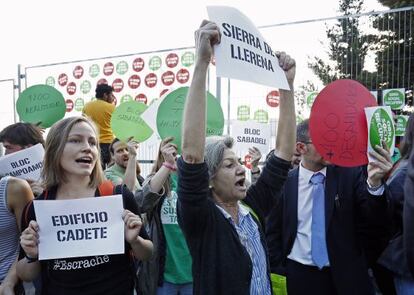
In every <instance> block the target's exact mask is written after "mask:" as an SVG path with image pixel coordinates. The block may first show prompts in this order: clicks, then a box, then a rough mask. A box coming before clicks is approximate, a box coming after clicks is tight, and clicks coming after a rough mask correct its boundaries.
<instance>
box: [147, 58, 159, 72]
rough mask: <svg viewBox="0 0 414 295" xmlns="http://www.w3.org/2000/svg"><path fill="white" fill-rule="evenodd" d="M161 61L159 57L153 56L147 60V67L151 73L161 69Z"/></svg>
mask: <svg viewBox="0 0 414 295" xmlns="http://www.w3.org/2000/svg"><path fill="white" fill-rule="evenodd" d="M161 64H162V60H161V57H159V56H153V57H151V59H150V60H149V64H148V67H149V68H150V69H151V71H156V70H158V69H159V68H161Z"/></svg>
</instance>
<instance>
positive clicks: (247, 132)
mask: <svg viewBox="0 0 414 295" xmlns="http://www.w3.org/2000/svg"><path fill="white" fill-rule="evenodd" d="M231 136H232V137H233V138H234V141H235V144H234V149H235V150H236V151H237V153H240V154H241V155H245V154H247V153H248V151H249V148H251V147H253V146H255V147H257V148H258V149H259V150H260V152H261V153H262V155H266V154H267V153H268V152H269V148H270V142H269V141H270V125H269V124H263V123H257V122H255V121H251V120H249V121H236V122H234V123H233V124H232V129H231Z"/></svg>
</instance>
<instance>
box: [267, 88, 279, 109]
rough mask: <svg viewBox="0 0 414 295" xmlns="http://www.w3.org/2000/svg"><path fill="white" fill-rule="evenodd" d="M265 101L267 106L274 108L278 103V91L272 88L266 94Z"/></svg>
mask: <svg viewBox="0 0 414 295" xmlns="http://www.w3.org/2000/svg"><path fill="white" fill-rule="evenodd" d="M266 102H267V105H268V106H269V107H272V108H276V107H278V106H279V103H280V94H279V91H277V90H273V91H270V92H269V93H268V94H267V95H266Z"/></svg>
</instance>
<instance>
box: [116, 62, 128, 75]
mask: <svg viewBox="0 0 414 295" xmlns="http://www.w3.org/2000/svg"><path fill="white" fill-rule="evenodd" d="M116 72H117V73H118V74H120V75H123V74H125V73H126V72H128V63H127V62H126V61H123V60H122V61H120V62H119V63H117V65H116Z"/></svg>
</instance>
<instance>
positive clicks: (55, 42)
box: [0, 0, 385, 80]
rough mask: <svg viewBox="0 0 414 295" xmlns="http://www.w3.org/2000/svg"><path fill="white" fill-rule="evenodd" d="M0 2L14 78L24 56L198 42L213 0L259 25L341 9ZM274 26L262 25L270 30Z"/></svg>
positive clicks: (0, 70)
mask: <svg viewBox="0 0 414 295" xmlns="http://www.w3.org/2000/svg"><path fill="white" fill-rule="evenodd" d="M0 3H1V4H0V11H1V12H0V28H1V29H0V30H1V40H2V42H1V43H2V46H1V54H0V65H1V67H0V80H1V79H7V78H14V77H15V76H16V73H17V65H18V64H21V65H22V66H33V65H39V64H48V63H55V62H61V61H71V60H78V59H87V58H94V57H105V56H113V55H121V54H128V53H139V52H145V51H154V50H160V49H169V48H178V47H186V46H193V36H194V30H195V29H197V27H198V26H199V24H200V23H201V21H202V20H203V19H204V18H207V12H206V6H208V5H226V6H233V7H236V8H238V9H239V10H240V11H242V12H243V13H244V14H246V15H247V16H248V17H249V18H250V19H251V20H252V21H253V23H255V24H256V25H257V26H263V25H269V24H278V23H284V22H291V21H297V20H305V19H315V18H323V17H331V16H336V15H338V13H337V6H338V1H334V0H313V1H305V0H302V1H297V0H290V1H280V0H276V1H263V0H255V1H231V0H227V1H226V0H221V1H217V0H216V1H213V0H210V1H206V0H205V1H202V0H192V1H182V0H175V1H160V0H151V1H130V0H117V1H108V0H103V1H94V0H89V1H88V0H82V1H81V0H72V1H58V0H38V1H30V0H29V1H28V0H21V1H10V0H4V1H1V2H0ZM365 7H366V10H367V11H371V10H384V9H385V8H384V7H382V6H381V5H380V4H379V3H378V2H377V1H376V0H366V1H365ZM271 30H272V29H266V30H264V31H266V32H267V33H266V32H264V35H266V34H271V33H272V32H271ZM314 37H315V38H317V34H316V35H314ZM291 38H292V39H294V38H295V37H294V36H291ZM291 54H292V55H294V52H293V53H291Z"/></svg>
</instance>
